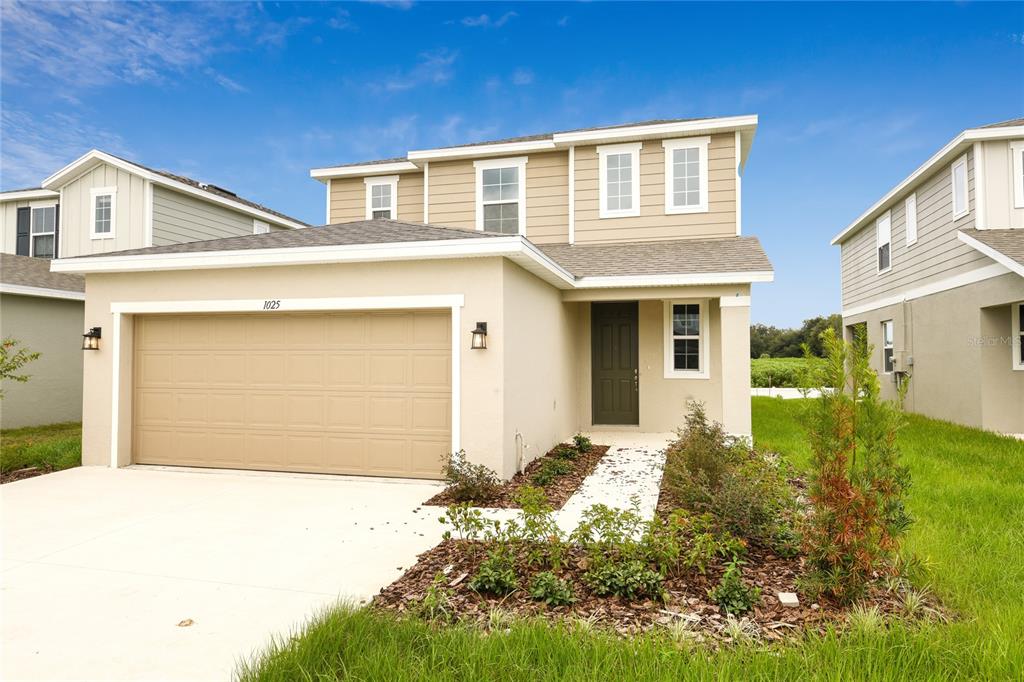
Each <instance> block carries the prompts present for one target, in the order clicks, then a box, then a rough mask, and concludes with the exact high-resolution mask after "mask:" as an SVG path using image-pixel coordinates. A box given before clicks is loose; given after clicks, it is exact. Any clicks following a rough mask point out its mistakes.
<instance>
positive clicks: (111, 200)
mask: <svg viewBox="0 0 1024 682" xmlns="http://www.w3.org/2000/svg"><path fill="white" fill-rule="evenodd" d="M89 195H90V197H91V199H92V201H91V204H90V205H91V207H92V229H91V230H90V233H89V236H90V237H92V238H93V239H112V238H113V237H114V235H115V228H116V227H117V188H116V187H94V188H93V189H92V190H90V192H89Z"/></svg>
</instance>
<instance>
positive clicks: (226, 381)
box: [52, 116, 773, 478]
mask: <svg viewBox="0 0 1024 682" xmlns="http://www.w3.org/2000/svg"><path fill="white" fill-rule="evenodd" d="M756 127H757V117H756V116H736V117H728V118H707V119H690V120H685V119H682V120H668V121H652V122H645V123H636V124H629V125H619V126H611V127H603V128H586V129H582V130H573V131H568V132H558V133H547V134H541V135H530V136H527V137H521V138H513V139H506V140H499V141H496V142H486V143H474V144H465V145H461V146H454V147H445V148H437V149H427V150H418V151H410V152H408V153H407V155H406V156H405V157H403V158H400V159H388V160H384V161H374V162H366V163H358V164H348V165H339V166H332V167H329V168H317V169H314V170H312V172H311V175H312V177H314V178H316V179H317V180H319V181H321V182H323V183H324V185H325V189H326V197H327V199H326V209H325V210H326V217H327V222H328V223H329V224H328V225H326V226H324V227H322V228H317V229H310V230H297V231H292V232H277V233H270V234H262V235H250V236H244V237H231V238H225V239H219V240H210V241H202V242H191V243H183V244H171V245H159V246H157V245H154V246H152V247H146V248H138V249H132V250H127V251H121V252H118V253H115V254H108V255H92V256H83V257H77V258H61V259H60V260H57V261H55V262H54V263H53V266H52V267H53V270H54V271H55V272H61V273H72V274H79V275H84V276H85V278H86V284H87V292H88V295H87V298H86V311H85V325H86V326H87V327H92V326H97V327H102V328H103V335H102V339H101V340H100V343H99V349H98V350H97V351H93V352H87V353H86V354H85V355H86V357H85V368H84V372H85V396H84V415H83V418H84V432H83V460H84V462H85V463H86V464H96V465H109V466H124V465H127V464H130V463H140V464H162V465H191V466H204V467H227V468H240V469H264V470H277V471H294V472H323V473H342V474H371V475H377V476H395V477H414V478H437V477H439V475H440V468H441V459H442V457H443V456H444V455H445V454H446V453H448V452H456V451H459V450H465V452H466V453H467V457H468V458H469V459H470V460H471V461H474V462H479V463H481V464H484V465H487V466H489V467H491V468H492V469H494V470H495V471H497V472H498V474H499V475H500V476H502V477H505V478H508V477H510V476H512V475H513V474H514V473H515V472H516V471H517V470H518V469H520V468H522V466H524V465H525V464H526V463H527V462H529V461H530V460H531V459H533V458H535V457H537V456H538V455H540V454H542V453H543V452H545V451H546V450H547V449H548V448H549V447H550V446H552V445H553V444H555V443H556V442H558V441H560V440H562V439H565V438H567V437H569V436H570V435H572V434H573V433H574V432H576V431H578V430H588V431H589V430H601V429H616V430H622V429H626V430H634V431H647V432H654V431H656V432H665V431H670V430H672V429H674V428H676V427H677V426H678V425H679V424H681V422H682V419H683V416H684V414H685V412H686V404H687V401H689V400H698V401H703V402H704V403H705V404H706V406H707V410H708V413H709V414H710V416H711V417H713V418H714V419H717V420H719V421H721V422H722V423H723V424H724V426H725V428H726V429H727V430H728V431H729V432H731V433H733V434H736V435H739V436H744V437H749V435H750V365H749V319H750V300H751V299H750V293H751V284H752V283H754V282H768V281H771V280H772V277H773V271H772V267H771V264H770V263H769V261H768V259H767V257H766V256H765V254H764V251H763V250H762V248H761V245H760V243H759V242H758V240H757V239H756V238H755V237H751V236H744V235H742V234H741V231H742V230H741V228H742V208H741V206H742V203H741V182H740V177H741V173H742V171H743V168H744V165H745V163H746V160H747V156H748V154H749V151H750V147H751V143H752V141H753V138H754V133H755V130H756Z"/></svg>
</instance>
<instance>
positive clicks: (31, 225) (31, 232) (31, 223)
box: [28, 201, 59, 259]
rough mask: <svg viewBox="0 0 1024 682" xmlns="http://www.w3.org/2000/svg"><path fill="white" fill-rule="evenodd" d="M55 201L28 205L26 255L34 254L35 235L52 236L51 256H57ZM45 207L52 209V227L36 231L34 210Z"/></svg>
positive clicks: (33, 255)
mask: <svg viewBox="0 0 1024 682" xmlns="http://www.w3.org/2000/svg"><path fill="white" fill-rule="evenodd" d="M57 206H59V204H58V203H57V202H55V201H54V202H47V203H38V202H32V203H30V204H29V205H28V255H30V256H32V257H33V258H37V257H38V256H36V237H53V249H52V251H53V255H52V256H50V257H51V258H54V259H55V258H57V255H58V254H57V220H58V218H57ZM47 208H52V209H53V229H52V230H50V231H49V232H36V231H35V223H36V211H38V210H45V209H47Z"/></svg>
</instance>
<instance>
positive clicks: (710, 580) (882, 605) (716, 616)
mask: <svg viewBox="0 0 1024 682" xmlns="http://www.w3.org/2000/svg"><path fill="white" fill-rule="evenodd" d="M486 555H487V547H486V545H485V544H484V543H481V542H475V541H468V540H445V541H443V542H442V543H441V544H439V545H437V546H436V547H434V548H433V549H431V550H428V551H427V552H424V553H423V554H421V555H420V556H419V559H418V561H417V563H416V564H415V565H414V566H413V567H412V568H410V569H409V570H408V571H406V573H405V574H404V575H403V576H402V577H400V578H399V579H398V580H396V581H395V582H393V583H391V585H389V586H387V587H385V588H384V589H383V590H381V592H380V594H378V595H377V596H376V597H374V599H373V605H374V606H376V607H377V608H382V609H386V610H392V611H396V612H399V613H415V612H416V607H417V605H418V603H419V601H420V600H421V599H422V598H423V596H424V594H426V591H427V589H428V588H429V587H430V585H431V583H432V582H433V579H434V576H436V575H437V574H439V573H441V574H443V575H444V576H445V577H446V579H447V585H448V590H449V591H450V593H451V609H452V612H453V613H454V614H456V617H457V618H458V619H459V620H460V621H462V622H470V623H475V624H477V625H479V626H481V627H483V628H487V627H489V625H490V621H489V619H488V614H489V613H490V612H491V610H492V609H496V608H497V609H501V610H502V611H503V612H505V613H506V614H508V615H511V616H517V617H523V616H529V617H540V618H545V619H549V620H565V619H574V618H582V619H586V620H589V621H590V622H592V623H594V624H595V625H600V626H603V627H606V628H610V629H612V630H614V631H616V632H618V633H619V634H621V635H632V634H636V633H639V632H642V631H645V630H650V629H652V628H656V627H665V626H669V625H671V624H672V623H673V622H674V621H677V620H683V619H685V620H686V621H687V622H688V623H689V628H688V629H689V630H691V631H692V632H693V633H694V637H695V639H697V640H699V641H708V642H710V643H712V644H714V643H721V642H728V641H731V640H730V636H729V633H728V632H727V631H726V629H725V624H726V622H727V618H726V614H725V613H723V612H722V611H721V609H720V608H719V607H718V606H717V605H716V604H715V603H714V602H712V601H711V599H710V598H709V597H708V594H707V591H708V590H709V589H711V588H712V587H714V586H715V585H717V584H718V581H719V580H720V579H721V576H722V573H723V572H724V570H725V567H724V565H723V564H717V565H714V566H711V567H709V568H708V571H707V574H706V575H701V574H700V573H697V572H690V573H685V574H682V575H675V576H669V577H668V578H666V580H665V588H666V591H667V594H668V596H667V598H666V600H665V601H664V602H661V601H652V600H645V601H640V602H629V601H625V600H623V599H620V598H617V597H598V596H596V595H593V594H592V593H590V592H589V590H588V589H587V587H586V585H585V583H584V582H583V580H582V576H583V573H584V572H585V566H586V562H585V559H584V555H583V553H582V552H581V551H580V550H576V549H574V550H571V551H570V558H569V560H568V561H567V564H568V565H567V566H566V567H565V568H563V569H562V571H561V572H560V573H559V577H560V578H563V579H565V580H567V581H568V582H569V583H570V584H571V585H572V587H573V591H574V593H575V596H576V599H577V601H576V603H574V604H573V605H571V606H560V607H549V606H546V605H545V604H544V603H543V602H538V601H534V600H533V599H532V598H531V597H530V595H529V583H530V579H531V576H532V575H534V574H535V573H536V572H537V571H538V570H540V569H538V568H531V567H529V566H527V565H526V561H525V557H520V560H519V562H518V565H517V573H518V575H519V589H518V590H516V591H515V592H513V593H512V594H510V595H507V596H500V597H499V596H493V595H486V594H479V593H477V592H474V591H473V590H472V589H470V587H469V583H470V580H471V579H472V577H473V576H474V575H475V574H476V571H477V567H478V566H479V564H480V562H481V561H483V560H484V559H485V558H486ZM746 561H747V565H746V566H745V567H744V579H745V581H747V582H749V583H752V584H754V585H757V586H759V587H760V588H761V590H762V592H761V598H760V601H759V603H758V604H757V605H756V606H755V607H754V609H753V610H752V611H751V612H750V613H748V614H746V615H745V616H744V618H745V619H746V621H747V628H748V631H749V632H750V633H751V634H752V636H754V637H756V638H758V639H760V640H762V641H777V640H784V639H789V638H792V637H801V636H803V635H804V633H807V632H824V631H825V629H826V628H827V626H828V625H829V624H833V623H840V622H842V621H843V620H844V619H845V617H846V614H847V613H848V609H847V608H844V607H841V606H839V605H837V604H834V603H831V602H829V601H826V600H820V601H818V602H805V600H803V599H801V604H800V606H798V607H795V608H786V607H783V606H782V605H781V604H779V602H778V599H777V597H776V595H777V593H779V592H796V591H797V589H796V578H797V576H798V575H799V574H800V572H801V560H800V559H798V558H797V559H785V558H782V557H779V556H776V555H775V554H773V553H772V552H770V551H767V550H763V549H759V548H753V549H751V550H750V552H749V554H748V556H747V558H746ZM867 601H868V602H869V603H871V604H873V605H874V606H876V607H877V608H878V610H879V611H880V612H881V613H882V614H883V615H885V616H896V615H897V614H898V612H899V609H900V603H899V600H898V597H897V596H896V595H895V594H891V593H887V592H886V591H885V590H884V589H881V587H878V588H876V589H873V590H872V591H871V593H870V594H869V596H868V599H867Z"/></svg>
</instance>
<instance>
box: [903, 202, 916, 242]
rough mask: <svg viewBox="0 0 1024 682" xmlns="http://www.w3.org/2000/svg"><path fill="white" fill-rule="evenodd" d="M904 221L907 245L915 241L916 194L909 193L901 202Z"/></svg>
mask: <svg viewBox="0 0 1024 682" xmlns="http://www.w3.org/2000/svg"><path fill="white" fill-rule="evenodd" d="M903 215H904V221H905V223H906V226H907V246H910V245H911V244H913V243H914V242H916V241H917V194H911V195H910V196H909V197H907V200H906V201H905V202H904V204H903Z"/></svg>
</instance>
